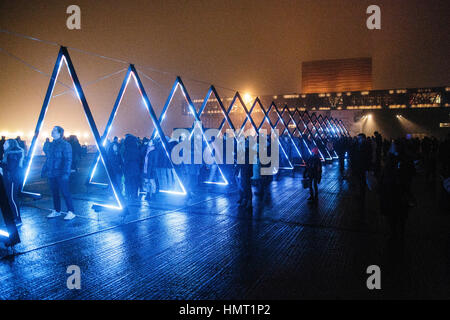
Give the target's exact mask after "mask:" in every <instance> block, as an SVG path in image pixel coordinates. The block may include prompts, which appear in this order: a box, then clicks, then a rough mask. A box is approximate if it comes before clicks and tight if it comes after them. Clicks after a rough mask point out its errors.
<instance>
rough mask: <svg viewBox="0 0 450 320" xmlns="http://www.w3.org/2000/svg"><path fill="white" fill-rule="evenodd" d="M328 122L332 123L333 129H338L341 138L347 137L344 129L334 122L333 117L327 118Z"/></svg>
mask: <svg viewBox="0 0 450 320" xmlns="http://www.w3.org/2000/svg"><path fill="white" fill-rule="evenodd" d="M327 119H328V121H329V122H330V123H331V125H332V126H333V128H335V129H336V131H337V133H338V135H339V137H345V133H344V132H343V131H342V128H340V127H339V126H338V125H337V123H336V122H335V121H334V119H333V118H331V117H327Z"/></svg>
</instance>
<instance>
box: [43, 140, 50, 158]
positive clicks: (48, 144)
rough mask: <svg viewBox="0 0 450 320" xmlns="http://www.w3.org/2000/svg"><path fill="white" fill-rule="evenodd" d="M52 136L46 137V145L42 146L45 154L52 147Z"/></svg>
mask: <svg viewBox="0 0 450 320" xmlns="http://www.w3.org/2000/svg"><path fill="white" fill-rule="evenodd" d="M50 143H51V142H50V138H47V139H45V142H44V146H43V147H42V151H44V154H45V155H47V154H48V149H49V148H50Z"/></svg>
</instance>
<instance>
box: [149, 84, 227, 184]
mask: <svg viewBox="0 0 450 320" xmlns="http://www.w3.org/2000/svg"><path fill="white" fill-rule="evenodd" d="M178 87H180V89H181V92H182V93H183V96H184V98H185V100H186V102H187V104H188V106H189V110H190V113H191V114H192V115H193V116H194V123H193V127H194V126H195V124H196V123H200V121H201V120H200V116H199V114H198V113H197V111H196V110H195V107H194V104H193V103H192V100H191V97H190V96H189V93H188V91H187V89H186V87H185V85H184V83H183V81H182V80H181V78H180V77H177V78H176V80H175V82H174V84H173V86H172V90H171V91H170V93H169V96H168V97H167V100H166V103H165V104H164V107H163V110H162V112H161V115H160V116H159V120H158V125H159V126H160V125H161V123H162V121H163V120H164V119H165V117H166V114H167V110H168V108H169V105H170V103H171V101H172V99H173V97H174V95H175V92H176V90H177V89H178ZM214 90H215V89H214ZM208 92H209V91H208ZM215 94H216V95H217V92H216V93H215ZM207 96H208V94H207ZM217 97H218V95H217ZM206 101H207V99H206ZM200 130H201V133H202V137H203V139H204V140H205V142H206V146H207V148H208V150H209V151H210V152H212V148H211V146H210V145H209V142H208V141H207V139H206V137H205V134H204V130H203V127H200ZM192 131H193V130H192ZM155 134H159V135H160V136H161V134H163V131H162V130H161V132H159V131H158V132H157V131H155V130H154V131H153V134H152V138H153V137H154V136H155ZM191 137H192V134H191V135H190V136H189V138H191ZM214 162H215V164H216V165H217V168H218V170H219V173H220V176H221V178H222V181H221V182H216V181H204V183H207V184H217V185H228V180H227V178H226V177H225V175H224V174H223V172H222V169H221V168H220V166H219V164H217V162H216V159H214Z"/></svg>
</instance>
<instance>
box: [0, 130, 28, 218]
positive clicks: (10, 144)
mask: <svg viewBox="0 0 450 320" xmlns="http://www.w3.org/2000/svg"><path fill="white" fill-rule="evenodd" d="M3 150H4V153H3V160H2V161H1V167H2V169H3V171H4V180H5V182H6V191H7V195H8V198H9V201H10V202H11V204H12V209H13V212H14V220H15V222H16V225H17V226H20V225H22V219H21V217H20V208H19V201H18V195H19V192H20V182H21V173H22V168H23V159H24V150H23V149H22V148H21V147H20V146H19V144H18V143H17V141H16V140H14V139H8V140H6V141H5V143H4V144H3Z"/></svg>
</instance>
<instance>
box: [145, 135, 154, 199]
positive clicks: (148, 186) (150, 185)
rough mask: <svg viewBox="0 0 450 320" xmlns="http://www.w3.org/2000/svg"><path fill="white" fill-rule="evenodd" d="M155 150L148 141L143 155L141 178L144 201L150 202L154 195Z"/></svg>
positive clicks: (151, 142)
mask: <svg viewBox="0 0 450 320" xmlns="http://www.w3.org/2000/svg"><path fill="white" fill-rule="evenodd" d="M156 156H157V153H156V148H155V145H154V144H153V141H149V142H148V144H147V146H146V150H145V154H144V163H143V166H142V167H143V168H142V178H143V183H142V185H143V187H144V190H145V191H146V193H147V194H146V196H145V200H151V198H152V196H153V195H154V194H155V193H156V182H155V177H156V174H155V164H156V161H157V159H156Z"/></svg>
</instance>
